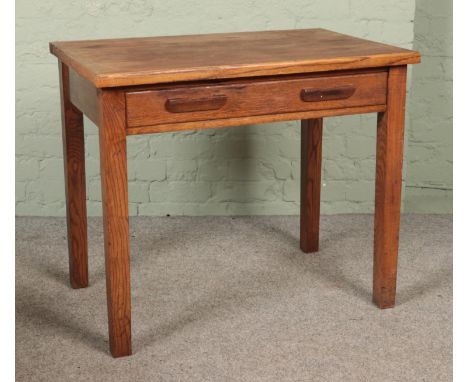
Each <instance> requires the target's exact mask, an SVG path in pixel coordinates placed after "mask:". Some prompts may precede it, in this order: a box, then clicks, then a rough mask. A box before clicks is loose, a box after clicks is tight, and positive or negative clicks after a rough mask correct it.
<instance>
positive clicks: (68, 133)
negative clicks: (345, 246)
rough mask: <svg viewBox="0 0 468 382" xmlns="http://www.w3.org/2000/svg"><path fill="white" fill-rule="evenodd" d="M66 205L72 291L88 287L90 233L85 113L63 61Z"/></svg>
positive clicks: (61, 89) (61, 77)
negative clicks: (74, 98) (76, 102)
mask: <svg viewBox="0 0 468 382" xmlns="http://www.w3.org/2000/svg"><path fill="white" fill-rule="evenodd" d="M59 80H60V98H61V100H60V104H61V111H62V140H63V161H64V165H63V167H64V170H65V199H66V200H65V204H66V213H67V235H68V255H69V268H70V284H71V286H72V288H84V287H87V286H88V236H87V235H88V232H87V216H86V176H85V149H84V128H83V114H82V113H81V111H79V110H78V109H77V108H76V107H75V106H74V105H73V104H72V103H71V102H70V76H69V71H68V67H67V66H66V65H64V64H63V63H61V62H60V61H59Z"/></svg>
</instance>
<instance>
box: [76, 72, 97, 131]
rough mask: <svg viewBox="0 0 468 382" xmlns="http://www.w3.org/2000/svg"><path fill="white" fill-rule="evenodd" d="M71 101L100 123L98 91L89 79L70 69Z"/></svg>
mask: <svg viewBox="0 0 468 382" xmlns="http://www.w3.org/2000/svg"><path fill="white" fill-rule="evenodd" d="M69 77H70V101H71V102H72V104H73V105H74V106H76V107H77V108H78V109H80V111H81V112H82V113H83V114H84V115H86V116H87V117H88V118H89V119H90V120H91V121H93V122H94V123H95V124H96V125H98V124H99V111H98V92H99V89H97V88H96V87H95V86H94V85H93V84H92V83H91V82H89V81H88V80H87V79H85V78H83V77H81V76H80V75H79V74H78V73H76V72H75V71H74V70H73V69H69Z"/></svg>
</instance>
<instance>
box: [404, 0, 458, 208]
mask: <svg viewBox="0 0 468 382" xmlns="http://www.w3.org/2000/svg"><path fill="white" fill-rule="evenodd" d="M414 35H415V36H414V49H416V50H419V51H420V52H421V54H422V56H423V60H422V63H421V64H420V65H417V66H415V67H414V70H413V81H412V96H411V97H410V100H409V101H410V102H408V108H409V115H410V121H409V124H408V132H407V135H406V137H407V140H406V145H407V155H406V158H405V160H406V168H407V176H406V178H407V182H406V195H405V211H409V212H450V211H451V210H452V140H453V131H452V122H453V121H452V76H453V74H452V2H451V1H440V0H417V1H416V16H415V26H414Z"/></svg>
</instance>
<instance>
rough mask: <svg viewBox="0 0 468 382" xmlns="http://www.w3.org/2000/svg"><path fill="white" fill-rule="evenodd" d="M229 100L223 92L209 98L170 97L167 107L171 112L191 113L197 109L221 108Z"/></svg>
mask: <svg viewBox="0 0 468 382" xmlns="http://www.w3.org/2000/svg"><path fill="white" fill-rule="evenodd" d="M226 101H227V97H226V96H225V95H223V94H220V95H214V96H212V97H207V98H195V99H193V98H188V99H187V98H173V99H171V98H169V99H168V100H167V101H166V103H165V105H164V106H165V108H166V110H167V111H168V112H170V113H191V112H196V111H208V110H218V109H221V108H222V107H223V106H224V105H225V104H226Z"/></svg>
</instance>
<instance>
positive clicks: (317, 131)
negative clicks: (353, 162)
mask: <svg viewBox="0 0 468 382" xmlns="http://www.w3.org/2000/svg"><path fill="white" fill-rule="evenodd" d="M322 130H323V119H322V118H317V119H306V120H302V122H301V222H300V225H301V226H300V230H301V234H300V247H301V250H302V251H303V252H306V253H309V252H316V251H318V249H319V226H320V188H321V173H322Z"/></svg>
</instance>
